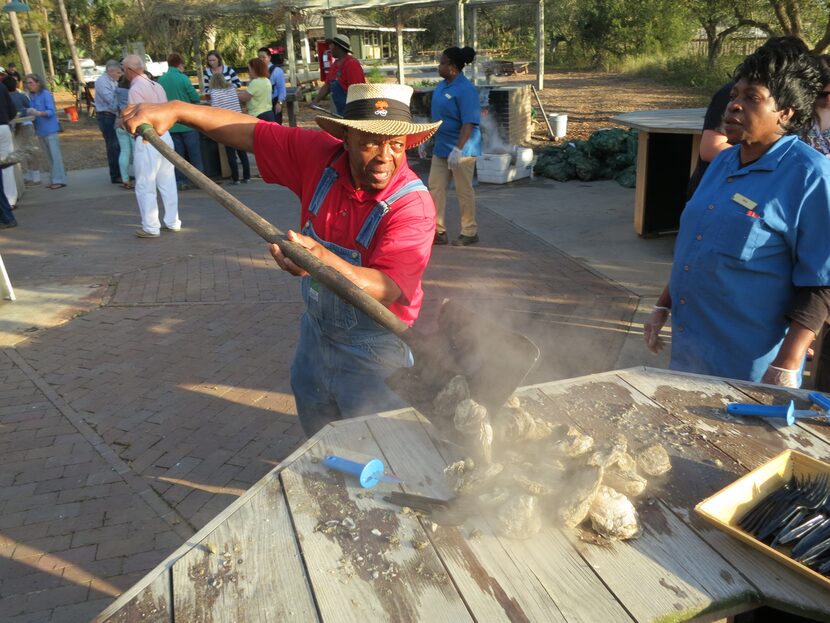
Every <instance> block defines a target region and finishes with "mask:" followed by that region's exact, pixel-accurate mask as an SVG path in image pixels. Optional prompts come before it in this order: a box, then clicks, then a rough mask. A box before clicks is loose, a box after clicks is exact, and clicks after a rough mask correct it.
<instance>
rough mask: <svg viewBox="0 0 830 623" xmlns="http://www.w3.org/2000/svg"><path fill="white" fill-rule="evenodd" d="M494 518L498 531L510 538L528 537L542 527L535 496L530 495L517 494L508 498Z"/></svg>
mask: <svg viewBox="0 0 830 623" xmlns="http://www.w3.org/2000/svg"><path fill="white" fill-rule="evenodd" d="M496 520H497V524H496V527H497V529H498V531H499V533H500V534H502V535H504V536H506V537H509V538H511V539H528V538H530V537H532V536H533V535H534V534H536V533H537V532H539V530H540V529H541V527H542V520H541V519H540V518H539V513H538V509H537V504H536V498H535V497H534V496H532V495H524V494H523V495H518V496H515V497H513V498H511V499H510V500H508V501H507V502H506V503H505V504H504V505H503V506H502V507H501V509H500V510H499V512H498V514H497V515H496Z"/></svg>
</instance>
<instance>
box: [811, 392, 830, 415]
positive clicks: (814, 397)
mask: <svg viewBox="0 0 830 623" xmlns="http://www.w3.org/2000/svg"><path fill="white" fill-rule="evenodd" d="M807 397H808V398H809V399H810V402H812V403H813V404H814V405H817V406H819V407H821V408H822V409H824V410H825V411H830V398H828V397H827V396H825V395H824V394H819V393H818V392H810V393H809V394H807Z"/></svg>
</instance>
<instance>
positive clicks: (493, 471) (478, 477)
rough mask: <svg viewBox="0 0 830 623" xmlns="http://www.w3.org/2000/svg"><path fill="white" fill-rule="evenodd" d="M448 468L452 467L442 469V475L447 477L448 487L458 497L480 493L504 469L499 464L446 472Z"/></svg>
mask: <svg viewBox="0 0 830 623" xmlns="http://www.w3.org/2000/svg"><path fill="white" fill-rule="evenodd" d="M453 465H455V463H454V464H453ZM450 467H452V466H451V465H450V466H448V467H447V468H446V469H444V474H445V475H446V476H447V481H448V482H449V485H450V486H451V487H452V488H453V490H454V491H455V493H456V494H458V495H473V494H475V493H478V492H480V491H482V490H483V489H484V488H485V487H486V486H487V485H488V484H490V482H491V481H492V480H493V479H494V478H495V477H496V476H498V475H499V474H500V473H501V472H502V470H503V469H504V467H503V466H502V465H501V464H500V463H491V464H489V465H485V466H483V467H476V468H473V469H470V470H466V469H463V470H451V471H448V470H450Z"/></svg>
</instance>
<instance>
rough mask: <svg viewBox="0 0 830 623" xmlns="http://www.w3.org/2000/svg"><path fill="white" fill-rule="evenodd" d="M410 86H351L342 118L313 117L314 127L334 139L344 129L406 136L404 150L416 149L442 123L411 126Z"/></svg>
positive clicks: (412, 124)
mask: <svg viewBox="0 0 830 623" xmlns="http://www.w3.org/2000/svg"><path fill="white" fill-rule="evenodd" d="M410 99H412V87H410V86H406V85H405V84H353V85H351V86H350V87H349V91H348V93H347V94H346V109H345V111H344V113H343V119H338V118H334V117H322V116H320V117H316V118H315V121H316V122H317V125H319V126H320V127H321V128H323V129H324V130H325V131H326V132H328V133H329V134H331V135H332V136H334V137H336V138H340V139H342V138H343V135H344V129H345V128H354V129H356V130H362V131H363V132H368V133H369V134H379V135H382V136H402V135H406V148H407V149H409V148H411V147H417V146H418V145H420V144H421V143H424V142H426V141H427V140H428V139H429V137H430V136H432V135H433V134H434V133H435V130H437V129H438V126H439V125H441V122H440V121H438V122H437V123H413V122H412V112H411V111H410V109H409V100H410Z"/></svg>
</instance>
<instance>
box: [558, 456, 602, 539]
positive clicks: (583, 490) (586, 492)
mask: <svg viewBox="0 0 830 623" xmlns="http://www.w3.org/2000/svg"><path fill="white" fill-rule="evenodd" d="M602 475H603V469H602V468H601V467H595V466H590V465H588V466H585V467H580V468H578V469H576V470H574V471H573V472H572V473H571V474H570V477H569V478H566V480H565V481H564V482H565V487H566V489H565V491H564V492H563V493H562V495H561V496H560V498H559V500H558V506H559V508H558V511H557V515H558V516H559V519H561V520H562V521H563V522H564V523H565V525H566V526H569V527H571V528H573V527H575V526H578V525H579V524H581V523H582V522H583V520H584V519H585V517H586V516H587V515H588V510H589V509H590V508H591V502H592V501H593V500H594V496H595V495H596V494H597V491H598V490H599V487H600V484H601V483H602Z"/></svg>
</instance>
